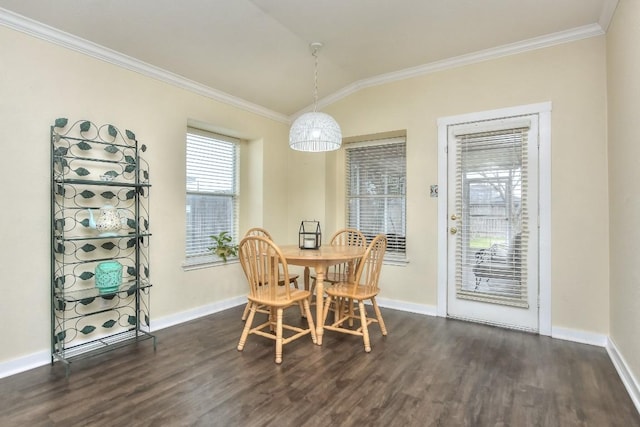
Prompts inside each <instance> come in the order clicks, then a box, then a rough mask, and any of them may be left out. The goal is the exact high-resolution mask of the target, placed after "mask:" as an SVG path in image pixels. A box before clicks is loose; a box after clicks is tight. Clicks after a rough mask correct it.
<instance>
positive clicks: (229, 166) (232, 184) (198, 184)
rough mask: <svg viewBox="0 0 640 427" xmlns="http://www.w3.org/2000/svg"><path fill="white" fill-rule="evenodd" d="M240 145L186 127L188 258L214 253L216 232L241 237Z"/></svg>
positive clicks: (234, 237)
mask: <svg viewBox="0 0 640 427" xmlns="http://www.w3.org/2000/svg"><path fill="white" fill-rule="evenodd" d="M238 147H239V141H238V140H235V139H233V138H230V137H226V136H222V135H217V134H213V133H208V132H204V131H201V130H196V129H191V128H189V129H188V130H187V153H186V158H187V164H186V170H187V177H186V191H187V205H186V214H187V230H186V235H187V241H186V257H187V259H190V258H191V259H193V258H194V257H203V256H205V257H213V255H212V254H211V252H210V251H209V249H208V248H209V247H211V245H212V240H211V237H210V236H212V235H214V234H218V233H220V232H223V231H226V232H228V233H229V234H230V235H232V236H233V241H234V242H237V241H238V239H237V228H238V227H237V223H238V150H239V148H238Z"/></svg>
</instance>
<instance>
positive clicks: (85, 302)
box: [80, 297, 95, 305]
mask: <svg viewBox="0 0 640 427" xmlns="http://www.w3.org/2000/svg"><path fill="white" fill-rule="evenodd" d="M93 301H95V298H94V297H90V298H82V299H81V300H80V304H82V305H89V304H91V303H92V302H93Z"/></svg>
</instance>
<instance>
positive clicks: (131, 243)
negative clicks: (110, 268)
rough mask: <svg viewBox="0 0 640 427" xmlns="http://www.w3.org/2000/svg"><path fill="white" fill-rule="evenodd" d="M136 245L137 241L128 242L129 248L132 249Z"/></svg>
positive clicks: (130, 240)
mask: <svg viewBox="0 0 640 427" xmlns="http://www.w3.org/2000/svg"><path fill="white" fill-rule="evenodd" d="M135 245H136V239H129V240H127V248H132V247H134V246H135Z"/></svg>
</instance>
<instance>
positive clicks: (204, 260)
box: [182, 256, 240, 271]
mask: <svg viewBox="0 0 640 427" xmlns="http://www.w3.org/2000/svg"><path fill="white" fill-rule="evenodd" d="M239 262H240V261H239V260H238V258H230V259H228V260H227V262H224V261H222V260H221V259H218V258H216V257H213V256H201V257H193V258H189V259H186V260H184V262H183V263H182V270H183V271H192V270H201V269H203V268H212V267H220V266H223V265H227V264H237V263H239Z"/></svg>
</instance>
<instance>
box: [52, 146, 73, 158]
mask: <svg viewBox="0 0 640 427" xmlns="http://www.w3.org/2000/svg"><path fill="white" fill-rule="evenodd" d="M68 152H69V149H68V148H67V147H58V148H56V149H55V150H53V155H54V156H58V157H60V156H64V155H66V154H67V153H68Z"/></svg>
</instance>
